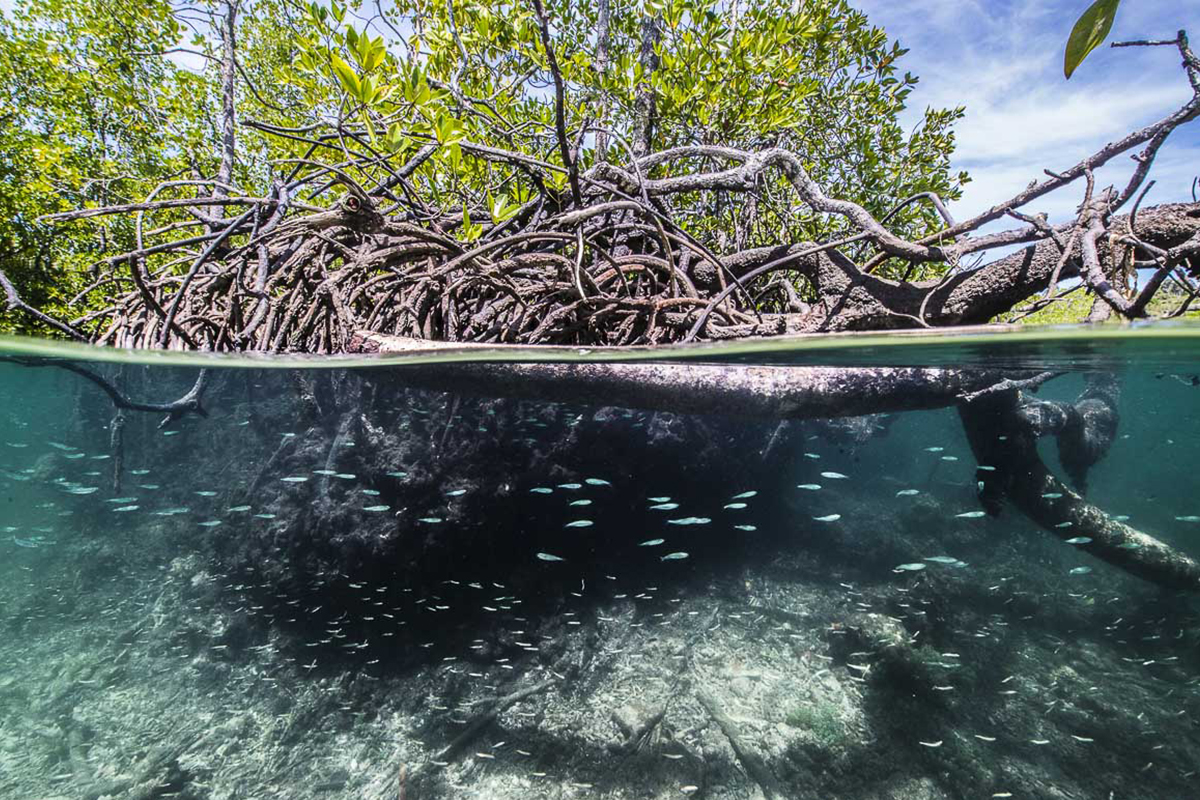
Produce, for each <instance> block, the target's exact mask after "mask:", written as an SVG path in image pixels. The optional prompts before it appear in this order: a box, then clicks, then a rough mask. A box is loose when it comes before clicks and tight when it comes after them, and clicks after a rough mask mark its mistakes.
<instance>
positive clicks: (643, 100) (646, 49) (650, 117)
mask: <svg viewBox="0 0 1200 800" xmlns="http://www.w3.org/2000/svg"><path fill="white" fill-rule="evenodd" d="M661 24H662V22H661V20H660V19H659V17H658V16H657V15H653V16H651V15H647V16H645V17H643V18H642V28H641V36H642V46H641V51H640V52H639V54H638V63H639V64H641V67H642V80H641V82H639V83H638V87H637V95H636V96H635V97H634V122H633V154H634V155H635V156H637V157H638V158H641V157H642V156H644V155H647V154H649V153H651V152H653V150H654V125H655V121H656V117H657V115H658V112H657V110H656V107H655V105H656V104H655V101H654V89H653V88H652V87H651V86H650V78H651V76H653V75H654V71H655V70H656V69H658V56H657V55H656V54H655V52H654V47H655V45H657V44H658V39H659V33H660V32H659V26H660V25H661Z"/></svg>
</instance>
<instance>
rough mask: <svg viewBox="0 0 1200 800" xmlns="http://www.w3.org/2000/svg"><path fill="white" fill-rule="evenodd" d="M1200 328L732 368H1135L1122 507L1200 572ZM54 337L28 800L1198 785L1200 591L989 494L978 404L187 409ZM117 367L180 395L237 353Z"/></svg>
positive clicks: (21, 737) (35, 376)
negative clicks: (832, 409) (1099, 553)
mask: <svg viewBox="0 0 1200 800" xmlns="http://www.w3.org/2000/svg"><path fill="white" fill-rule="evenodd" d="M1167 333H1169V334H1170V335H1167V336H1159V335H1157V334H1156V335H1153V336H1147V337H1138V336H1136V335H1133V334H1128V335H1125V336H1124V337H1118V338H1115V339H1108V340H1103V341H1099V340H1089V339H1087V338H1084V336H1082V335H1081V334H1080V333H1079V332H1077V331H1066V332H1061V333H1059V334H1053V335H1050V336H1049V337H1045V336H1043V337H1041V338H1038V339H1034V340H1029V339H1018V338H1015V337H1008V338H1006V337H994V338H992V339H978V340H972V341H958V340H953V339H943V340H938V341H933V342H930V341H927V340H917V341H911V342H907V343H900V342H896V341H894V340H878V339H877V340H872V342H869V343H868V344H869V346H858V345H855V346H849V344H848V345H847V346H846V347H844V348H842V349H827V348H826V349H821V350H812V349H805V348H801V347H791V348H788V349H775V350H772V351H769V352H762V351H760V352H739V351H736V350H728V351H717V352H706V353H705V354H704V358H705V359H706V360H709V361H728V362H742V363H775V364H789V363H791V364H801V363H803V364H833V365H843V366H850V365H862V364H873V365H881V364H882V365H904V366H908V365H925V366H938V367H960V366H966V367H969V368H972V369H979V368H984V367H990V368H1001V369H1003V370H1009V371H1011V370H1023V369H1037V370H1045V369H1049V370H1053V371H1055V372H1056V373H1061V374H1058V375H1057V376H1056V377H1054V378H1052V379H1051V380H1049V381H1048V382H1046V383H1045V384H1044V385H1043V386H1042V388H1041V390H1040V392H1039V394H1038V397H1040V398H1042V399H1048V400H1061V401H1063V402H1064V403H1071V402H1074V400H1075V398H1076V397H1077V396H1078V395H1079V394H1080V392H1081V391H1083V390H1084V388H1085V385H1086V381H1087V379H1088V376H1089V375H1094V374H1095V373H1097V372H1103V373H1104V374H1111V375H1115V378H1116V385H1117V386H1118V388H1119V403H1118V408H1119V426H1118V429H1117V433H1116V438H1115V439H1114V440H1113V443H1112V446H1111V448H1110V449H1109V450H1108V451H1107V453H1106V454H1105V455H1104V457H1103V459H1102V460H1100V461H1099V463H1097V464H1096V465H1095V466H1094V467H1093V468H1092V470H1091V471H1090V474H1089V480H1088V487H1087V500H1088V501H1090V502H1091V503H1093V504H1094V505H1095V506H1097V507H1098V508H1099V509H1101V510H1103V511H1104V512H1106V513H1107V514H1108V515H1109V516H1110V517H1115V518H1116V519H1118V520H1120V519H1126V518H1127V519H1126V521H1127V524H1128V525H1129V526H1132V527H1133V528H1135V529H1136V530H1137V531H1140V532H1142V533H1145V534H1148V535H1151V536H1153V537H1155V538H1157V539H1159V540H1160V541H1162V542H1164V543H1166V544H1168V545H1170V546H1171V547H1172V548H1174V549H1175V550H1176V551H1177V552H1178V553H1180V554H1185V555H1188V554H1190V555H1191V556H1192V557H1200V493H1198V492H1197V489H1198V488H1200V484H1198V481H1197V478H1196V467H1197V466H1198V465H1200V414H1198V413H1197V410H1198V405H1197V398H1200V394H1198V393H1200V387H1198V386H1197V383H1200V379H1198V378H1197V374H1198V373H1200V339H1198V338H1195V337H1194V335H1193V334H1192V332H1191V331H1190V330H1188V329H1167ZM850 344H852V343H850ZM24 347H25V344H24V343H9V349H8V351H7V352H8V353H9V354H10V355H13V354H18V350H19V349H21V348H24ZM27 355H28V353H24V354H22V355H21V357H25V356H27ZM41 356H50V357H51V360H50V361H49V362H39V364H41V365H40V366H28V365H21V364H16V363H0V534H2V540H0V663H3V665H4V667H3V669H2V670H0V797H4V798H10V797H11V798H79V797H89V798H101V797H115V798H135V797H136V798H151V797H187V798H267V797H272V798H274V797H278V798H397V797H401V798H404V799H405V800H413V798H459V797H472V798H527V797H528V798H535V797H536V798H542V797H545V798H570V797H580V798H584V797H603V798H635V797H636V798H659V797H661V798H670V797H683V796H691V797H708V798H751V797H762V796H767V797H780V798H784V797H787V798H793V797H794V798H822V799H823V800H829V799H830V798H848V799H849V798H853V799H855V800H857V799H859V798H862V799H863V800H868V799H874V798H878V800H883V799H884V798H913V799H917V798H929V799H934V798H968V797H969V798H975V797H1010V796H1011V797H1030V798H1033V797H1036V798H1107V797H1110V796H1111V797H1114V798H1175V797H1179V798H1182V797H1190V796H1194V793H1195V792H1194V787H1195V786H1196V785H1197V783H1196V778H1197V772H1196V770H1197V769H1200V764H1197V761H1198V760H1200V730H1198V729H1197V720H1200V680H1198V678H1200V650H1198V647H1197V645H1198V643H1200V617H1198V615H1197V604H1196V601H1195V597H1194V594H1195V593H1194V592H1190V591H1187V590H1184V591H1180V590H1177V589H1171V590H1167V589H1163V588H1161V587H1159V586H1156V585H1155V584H1154V583H1153V582H1152V581H1147V580H1143V579H1140V578H1136V577H1133V576H1131V575H1130V574H1128V572H1127V571H1125V570H1123V569H1120V568H1118V567H1116V566H1112V565H1110V564H1109V563H1106V562H1105V561H1102V560H1100V559H1098V558H1096V557H1095V556H1094V555H1093V554H1092V553H1091V552H1089V550H1091V549H1094V544H1093V543H1091V542H1084V541H1080V542H1076V543H1073V544H1071V543H1067V542H1066V541H1064V540H1065V539H1067V538H1068V536H1067V534H1064V533H1062V532H1061V531H1059V532H1055V531H1054V530H1052V529H1051V530H1048V529H1047V528H1046V527H1044V526H1039V525H1038V524H1037V523H1035V522H1033V521H1031V519H1030V518H1028V517H1027V516H1025V515H1024V514H1023V513H1022V512H1021V511H1020V510H1018V509H1017V508H1016V507H1013V506H1012V505H1010V504H1006V505H1003V506H1002V507H1001V508H1000V509H999V511H1000V513H999V514H998V515H996V516H992V515H990V514H980V513H979V512H980V511H981V510H982V506H981V505H980V500H979V496H980V491H981V486H980V484H979V482H978V481H979V480H980V478H985V479H988V480H990V476H989V475H988V474H986V473H982V472H980V471H979V470H978V469H977V467H978V466H979V464H978V463H977V461H976V459H975V457H974V455H973V451H972V448H971V446H970V444H969V442H968V440H967V438H966V435H965V434H964V429H963V425H962V423H961V421H960V418H959V414H958V411H957V410H956V409H955V408H953V407H948V408H944V409H940V410H934V411H925V412H910V413H896V414H887V415H876V416H872V417H856V418H848V419H847V418H838V419H832V420H821V419H816V420H813V419H809V420H792V421H786V420H781V419H772V418H759V419H754V418H741V417H732V416H728V417H726V416H689V415H681V414H673V413H670V412H667V411H661V410H660V411H647V410H642V409H638V408H622V407H616V406H610V405H605V404H604V398H596V402H595V404H590V405H584V404H574V405H563V404H558V403H552V402H537V401H533V400H529V399H524V400H516V399H510V398H506V397H489V396H482V395H478V394H472V395H466V394H455V393H444V392H437V391H429V390H418V389H414V388H411V386H410V381H409V380H408V379H407V378H406V373H405V370H404V368H403V366H400V365H390V366H383V367H371V366H363V365H345V366H338V367H336V368H326V369H319V368H311V366H306V367H303V368H302V367H299V366H296V365H287V364H281V365H258V366H253V367H248V366H246V365H245V364H240V365H232V364H228V365H225V366H217V367H213V368H210V372H209V377H208V383H207V385H206V390H205V393H204V400H203V408H204V410H205V412H206V413H207V416H199V415H195V414H191V415H185V416H183V417H181V418H179V419H172V420H170V421H169V422H167V423H166V424H165V425H162V426H161V427H160V423H162V422H163V418H164V415H163V414H161V413H149V412H141V411H132V410H130V411H125V412H123V413H118V412H117V410H116V409H115V407H114V404H113V402H111V400H110V398H109V397H108V396H107V395H106V394H104V393H103V392H102V391H101V390H100V389H98V388H97V386H96V385H95V383H94V382H91V381H89V380H87V379H86V378H84V377H82V376H81V375H80V374H78V373H76V372H70V371H66V370H63V369H61V368H60V367H59V366H56V365H55V362H56V359H62V358H75V359H76V360H73V361H71V363H82V362H79V361H78V360H77V354H75V353H73V352H65V353H58V354H54V353H49V354H47V353H42V354H41ZM85 366H86V368H87V369H90V370H92V371H93V372H94V373H95V374H96V375H99V376H102V377H103V378H104V379H105V380H106V381H108V382H109V383H110V384H111V385H112V386H114V387H117V388H118V389H119V390H120V391H121V392H123V393H124V395H125V396H127V397H129V398H131V399H137V400H143V401H155V402H161V401H167V400H170V399H173V398H176V397H179V396H181V395H183V394H185V393H186V392H187V391H188V389H189V388H190V387H192V385H193V383H194V381H195V380H196V377H197V373H198V369H197V366H196V365H193V364H177V365H172V364H167V363H159V364H153V365H150V364H145V363H141V364H139V363H135V362H134V361H132V360H130V361H126V362H124V363H110V364H99V363H92V364H86V365H85ZM730 368H731V369H732V368H733V367H732V365H731V366H730ZM1013 374H1016V373H1013ZM1022 374H1024V373H1022ZM1038 447H1039V451H1040V453H1041V457H1042V459H1043V460H1044V461H1045V463H1046V464H1047V465H1048V466H1050V468H1051V469H1052V470H1054V471H1055V472H1057V473H1058V474H1059V475H1060V476H1062V470H1061V468H1060V466H1059V464H1058V454H1057V452H1056V446H1055V441H1054V439H1053V438H1052V437H1047V438H1044V439H1042V440H1041V441H1040V442H1039V444H1038ZM984 466H985V467H986V466H987V465H984ZM1063 477H1065V476H1063ZM1066 494H1067V495H1068V498H1067V499H1068V500H1070V499H1071V498H1072V497H1075V495H1073V494H1072V493H1071V492H1070V490H1067V492H1066ZM1050 527H1051V528H1053V526H1050ZM1072 532H1073V531H1072ZM1070 538H1078V539H1087V538H1089V537H1087V536H1084V535H1082V534H1081V535H1079V536H1078V537H1070ZM1110 560H1111V559H1110Z"/></svg>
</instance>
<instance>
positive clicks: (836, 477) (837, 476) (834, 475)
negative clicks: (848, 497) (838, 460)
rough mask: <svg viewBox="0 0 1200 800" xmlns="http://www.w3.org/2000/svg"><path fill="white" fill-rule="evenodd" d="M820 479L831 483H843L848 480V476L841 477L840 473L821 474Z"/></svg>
mask: <svg viewBox="0 0 1200 800" xmlns="http://www.w3.org/2000/svg"><path fill="white" fill-rule="evenodd" d="M821 477H822V478H829V480H831V481H844V480H848V479H849V478H850V476H849V475H843V474H842V473H840V472H822V473H821Z"/></svg>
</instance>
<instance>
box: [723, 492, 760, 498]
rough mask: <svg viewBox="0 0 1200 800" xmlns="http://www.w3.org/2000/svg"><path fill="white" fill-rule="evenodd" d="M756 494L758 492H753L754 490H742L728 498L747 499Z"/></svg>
mask: <svg viewBox="0 0 1200 800" xmlns="http://www.w3.org/2000/svg"><path fill="white" fill-rule="evenodd" d="M757 494H758V492H755V491H749V492H742V493H741V494H735V495H734V496H733V497H731V498H729V499H730V500H749V499H750V498H751V497H754V496H756V495H757Z"/></svg>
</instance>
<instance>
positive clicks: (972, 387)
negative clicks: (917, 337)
mask: <svg viewBox="0 0 1200 800" xmlns="http://www.w3.org/2000/svg"><path fill="white" fill-rule="evenodd" d="M358 347H359V349H360V351H361V352H375V353H400V352H406V353H410V354H412V353H416V352H426V353H438V352H451V351H458V350H464V351H467V352H470V351H473V350H488V351H489V352H492V353H501V354H511V355H512V356H514V357H515V356H524V357H525V358H531V357H534V356H535V354H537V353H539V352H542V349H541V348H530V347H508V348H504V347H501V348H488V347H483V346H479V345H476V346H468V347H459V346H458V345H455V344H445V343H439V344H435V343H431V342H416V341H415V340H411V339H401V338H399V337H380V336H377V335H375V334H363V335H361V336H360V340H359V345H358ZM563 350H567V351H571V350H572V348H554V349H553V350H550V351H548V352H549V353H553V354H560V353H561V351H563ZM560 357H561V355H560ZM389 371H390V372H391V373H392V374H394V375H396V376H398V380H400V381H401V382H402V383H403V384H404V385H405V386H406V387H408V388H421V389H430V390H433V391H441V392H454V393H460V394H468V395H477V396H484V397H509V398H516V399H525V400H537V401H542V402H550V403H579V404H583V405H612V406H621V407H623V408H638V409H644V410H648V411H669V412H673V413H678V414H718V415H727V416H740V417H767V418H772V419H818V418H830V417H858V416H864V415H866V414H879V413H887V412H896V411H927V410H930V409H935V408H946V407H950V406H955V405H957V404H959V403H961V402H963V401H964V400H965V399H967V398H969V397H972V396H975V395H978V394H980V393H986V392H988V391H991V390H993V389H994V388H996V387H998V386H1005V385H1008V384H1006V383H1005V381H1010V382H1011V381H1012V380H1014V379H1016V380H1020V381H1023V382H1024V383H1023V384H1022V385H1036V384H1037V383H1040V382H1041V381H1044V380H1047V379H1049V378H1051V377H1053V374H1052V373H1048V372H1045V373H1038V372H1033V371H1029V372H1018V373H1014V372H1013V371H1005V372H1000V371H998V370H991V369H946V368H941V367H799V366H797V367H793V366H751V365H744V364H737V363H720V364H714V363H696V362H694V361H686V362H683V361H670V362H663V361H654V362H651V361H635V362H612V361H606V362H579V361H576V362H560V363H546V362H541V363H535V362H530V361H520V362H518V361H511V360H510V361H496V362H472V363H468V362H459V361H453V360H447V361H444V362H441V363H424V364H412V365H400V364H395V365H391V366H389ZM1030 382H1032V383H1030Z"/></svg>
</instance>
